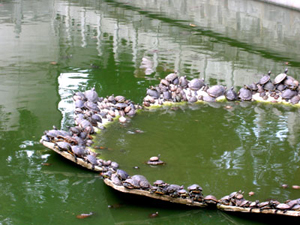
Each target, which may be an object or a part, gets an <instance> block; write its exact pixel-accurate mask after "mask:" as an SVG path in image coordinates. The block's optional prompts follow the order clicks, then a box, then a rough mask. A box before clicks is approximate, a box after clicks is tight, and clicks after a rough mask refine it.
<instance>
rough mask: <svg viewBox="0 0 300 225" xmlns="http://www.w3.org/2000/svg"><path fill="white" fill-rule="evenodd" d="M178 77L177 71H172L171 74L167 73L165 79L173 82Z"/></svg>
mask: <svg viewBox="0 0 300 225" xmlns="http://www.w3.org/2000/svg"><path fill="white" fill-rule="evenodd" d="M176 78H178V75H177V74H176V73H170V74H169V75H167V76H166V77H165V79H166V80H167V81H168V82H170V83H173V81H174V80H175V79H176Z"/></svg>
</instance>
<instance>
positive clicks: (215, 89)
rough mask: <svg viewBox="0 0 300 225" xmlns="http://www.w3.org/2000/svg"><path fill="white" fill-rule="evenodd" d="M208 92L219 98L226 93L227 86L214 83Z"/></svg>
mask: <svg viewBox="0 0 300 225" xmlns="http://www.w3.org/2000/svg"><path fill="white" fill-rule="evenodd" d="M207 93H208V94H209V95H210V96H211V97H213V98H217V97H219V96H221V95H224V93H225V87H224V86H222V85H214V86H212V87H210V88H209V89H208V90H207Z"/></svg>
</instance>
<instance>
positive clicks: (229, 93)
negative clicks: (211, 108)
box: [225, 87, 238, 101]
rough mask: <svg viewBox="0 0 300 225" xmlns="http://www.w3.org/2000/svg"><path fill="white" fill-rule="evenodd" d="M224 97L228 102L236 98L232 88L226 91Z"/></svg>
mask: <svg viewBox="0 0 300 225" xmlns="http://www.w3.org/2000/svg"><path fill="white" fill-rule="evenodd" d="M225 97H226V99H227V100H228V101H235V100H237V98H238V95H237V93H236V92H235V91H234V90H233V87H231V88H230V90H227V91H226V92H225Z"/></svg>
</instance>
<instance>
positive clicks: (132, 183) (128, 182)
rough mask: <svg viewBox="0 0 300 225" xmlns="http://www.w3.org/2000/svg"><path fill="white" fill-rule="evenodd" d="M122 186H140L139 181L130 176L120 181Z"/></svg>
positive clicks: (130, 187) (131, 187)
mask: <svg viewBox="0 0 300 225" xmlns="http://www.w3.org/2000/svg"><path fill="white" fill-rule="evenodd" d="M122 184H123V186H124V187H125V188H128V189H134V188H140V185H139V182H138V181H137V180H134V179H132V178H127V179H126V180H124V181H123V182H122Z"/></svg>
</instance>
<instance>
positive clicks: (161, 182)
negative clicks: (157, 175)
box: [153, 180, 167, 187]
mask: <svg viewBox="0 0 300 225" xmlns="http://www.w3.org/2000/svg"><path fill="white" fill-rule="evenodd" d="M153 185H154V186H157V187H165V186H166V185H167V183H166V182H164V181H163V180H156V181H154V182H153Z"/></svg>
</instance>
